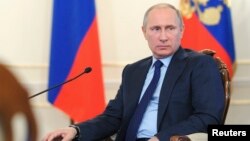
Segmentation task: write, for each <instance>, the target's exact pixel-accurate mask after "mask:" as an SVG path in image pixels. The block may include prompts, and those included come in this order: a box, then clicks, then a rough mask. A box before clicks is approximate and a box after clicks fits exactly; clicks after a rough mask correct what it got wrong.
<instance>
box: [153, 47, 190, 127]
mask: <svg viewBox="0 0 250 141" xmlns="http://www.w3.org/2000/svg"><path fill="white" fill-rule="evenodd" d="M185 58H186V54H185V52H184V50H183V49H182V48H181V47H180V48H179V49H178V51H177V52H176V53H175V55H174V56H173V58H172V60H171V62H170V64H169V67H168V70H167V72H166V74H165V78H164V81H163V84H162V90H161V93H160V98H159V107H158V119H157V127H158V129H159V127H160V123H161V121H162V119H163V116H164V113H165V112H166V108H167V105H168V101H169V97H170V95H171V94H172V90H173V88H174V86H175V83H176V81H177V79H178V78H179V76H180V75H181V74H182V72H183V70H184V68H185V66H186V64H187V61H186V60H187V59H185Z"/></svg>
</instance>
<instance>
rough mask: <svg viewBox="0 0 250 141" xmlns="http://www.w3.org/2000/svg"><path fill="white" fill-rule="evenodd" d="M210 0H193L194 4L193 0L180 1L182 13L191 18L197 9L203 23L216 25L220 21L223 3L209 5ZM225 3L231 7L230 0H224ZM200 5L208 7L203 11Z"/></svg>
mask: <svg viewBox="0 0 250 141" xmlns="http://www.w3.org/2000/svg"><path fill="white" fill-rule="evenodd" d="M208 1H209V0H193V1H192V2H193V5H192V4H191V0H181V1H180V11H181V14H182V15H183V16H184V17H185V18H187V19H189V18H191V17H192V15H193V13H194V12H195V11H196V12H197V13H198V16H199V19H200V21H201V22H202V23H204V24H206V25H216V24H218V23H219V22H220V19H221V12H222V11H223V6H222V5H217V6H210V7H207V3H208ZM223 3H224V4H225V5H226V6H227V7H229V0H223ZM200 6H204V7H206V8H205V9H204V10H203V11H201V8H200Z"/></svg>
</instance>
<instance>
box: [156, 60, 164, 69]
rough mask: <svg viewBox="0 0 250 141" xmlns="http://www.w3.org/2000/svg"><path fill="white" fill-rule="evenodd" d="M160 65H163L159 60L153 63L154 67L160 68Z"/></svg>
mask: <svg viewBox="0 0 250 141" xmlns="http://www.w3.org/2000/svg"><path fill="white" fill-rule="evenodd" d="M162 65H163V63H162V62H161V61H160V60H157V61H156V62H155V63H154V66H155V68H161V67H162Z"/></svg>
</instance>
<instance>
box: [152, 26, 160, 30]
mask: <svg viewBox="0 0 250 141" xmlns="http://www.w3.org/2000/svg"><path fill="white" fill-rule="evenodd" d="M152 30H154V31H158V30H160V28H159V27H154V28H152Z"/></svg>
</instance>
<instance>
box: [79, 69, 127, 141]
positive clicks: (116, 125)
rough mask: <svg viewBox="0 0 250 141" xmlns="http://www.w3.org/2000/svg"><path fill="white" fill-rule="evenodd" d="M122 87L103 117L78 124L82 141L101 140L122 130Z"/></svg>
mask: <svg viewBox="0 0 250 141" xmlns="http://www.w3.org/2000/svg"><path fill="white" fill-rule="evenodd" d="M125 70H126V67H125V69H124V70H123V73H122V78H124V75H125ZM122 87H123V83H122V84H121V85H120V88H119V90H118V92H117V95H116V97H115V99H112V100H110V101H109V103H108V105H107V107H106V108H105V111H104V112H103V113H102V114H101V115H99V116H97V117H95V118H94V119H91V120H88V121H86V122H83V123H79V124H78V126H79V127H80V135H81V136H80V137H81V139H84V141H93V140H101V139H103V138H105V137H108V136H111V135H113V134H115V133H116V132H117V131H118V130H119V129H120V126H121V122H122V116H123V96H122ZM93 106H94V105H93Z"/></svg>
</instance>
